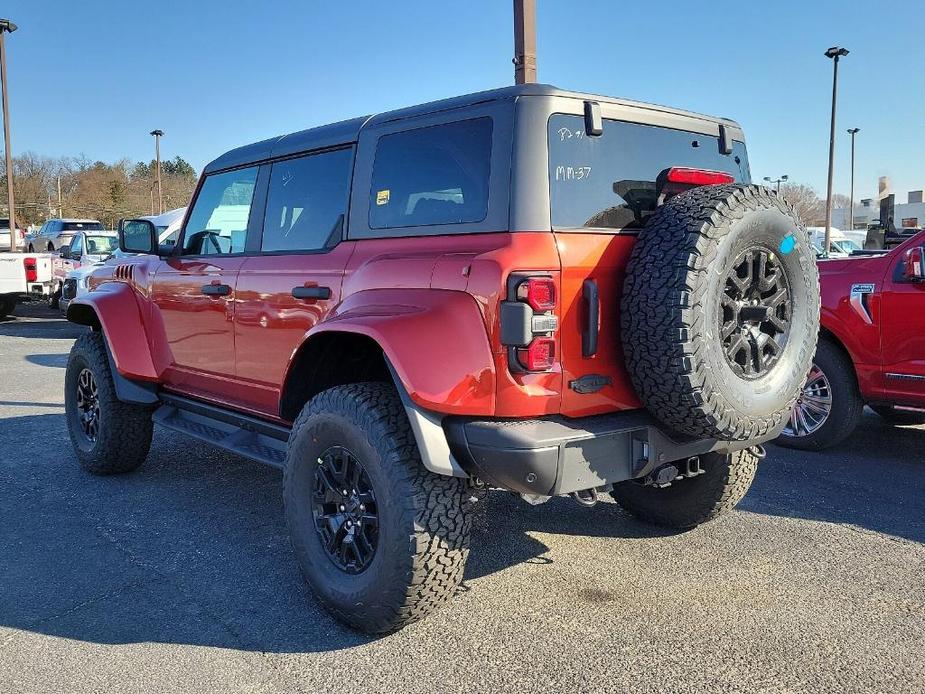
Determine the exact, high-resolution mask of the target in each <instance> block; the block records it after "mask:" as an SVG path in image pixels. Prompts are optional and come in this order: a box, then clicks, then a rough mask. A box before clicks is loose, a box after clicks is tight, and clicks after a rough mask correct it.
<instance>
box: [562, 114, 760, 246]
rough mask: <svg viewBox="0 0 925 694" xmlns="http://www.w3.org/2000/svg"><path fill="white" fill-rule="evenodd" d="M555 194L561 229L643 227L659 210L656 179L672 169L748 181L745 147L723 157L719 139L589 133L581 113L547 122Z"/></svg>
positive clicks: (619, 125) (640, 131)
mask: <svg viewBox="0 0 925 694" xmlns="http://www.w3.org/2000/svg"><path fill="white" fill-rule="evenodd" d="M548 137H549V189H550V190H549V193H550V205H551V210H550V211H551V214H552V225H553V228H555V229H580V228H593V229H612V230H614V231H621V230H624V229H625V230H633V229H640V228H642V226H643V225H644V224H645V222H646V220H647V219H648V218H649V216H650V215H651V214H652V213H653V212H654V211H655V208H656V207H657V201H658V191H657V190H656V179H657V178H658V175H659V174H660V173H661V172H662V171H664V170H666V169H669V168H671V167H673V166H684V167H691V168H696V169H709V170H711V171H724V172H726V173H729V174H732V176H734V177H735V180H736V181H741V182H745V183H748V182H750V181H751V175H750V173H749V170H748V158H747V156H746V153H745V145H744V144H743V143H741V142H734V143H733V151H732V154H722V153H721V152H720V148H719V138H718V137H713V136H710V135H702V134H700V133H692V132H687V131H684V130H672V129H671V128H660V127H657V126H652V125H640V124H638V123H627V122H623V121H615V120H606V119H605V120H604V133H603V134H602V135H600V136H597V137H588V136H587V135H586V134H585V121H584V118H583V117H581V116H569V115H562V114H557V115H553V116H552V117H550V119H549V132H548Z"/></svg>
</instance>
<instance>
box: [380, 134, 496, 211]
mask: <svg viewBox="0 0 925 694" xmlns="http://www.w3.org/2000/svg"><path fill="white" fill-rule="evenodd" d="M491 129H492V121H491V118H488V117H483V118H473V119H470V120H463V121H457V122H455V123H445V124H441V125H434V126H430V127H425V128H418V129H415V130H408V131H405V132H399V133H393V134H391V135H384V136H383V137H381V138H380V139H379V143H378V145H377V148H376V156H375V160H374V163H373V174H372V186H371V190H370V199H369V226H370V228H372V229H392V228H399V227H415V226H431V225H437V224H465V223H471V222H480V221H482V220H483V219H485V217H486V215H487V214H488V185H489V177H490V173H491Z"/></svg>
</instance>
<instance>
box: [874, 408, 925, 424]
mask: <svg viewBox="0 0 925 694" xmlns="http://www.w3.org/2000/svg"><path fill="white" fill-rule="evenodd" d="M870 409H872V410H873V411H874V412H876V413H877V414H878V415H880V416H881V417H882V418H883V419H885V420H886V421H887V422H889V423H890V424H898V425H900V426H902V425H906V426H912V425H916V424H925V412H912V411H910V410H897V409H896V408H895V407H892V406H890V405H871V406H870Z"/></svg>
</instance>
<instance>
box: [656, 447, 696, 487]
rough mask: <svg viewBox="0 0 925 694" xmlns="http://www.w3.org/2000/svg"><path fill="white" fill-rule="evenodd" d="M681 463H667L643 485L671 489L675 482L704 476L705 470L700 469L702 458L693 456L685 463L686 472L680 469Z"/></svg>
mask: <svg viewBox="0 0 925 694" xmlns="http://www.w3.org/2000/svg"><path fill="white" fill-rule="evenodd" d="M679 462H680V461H675V462H674V463H667V464H666V465H662V466H661V467H660V468H658V469H656V470H655V471H653V472H652V474H651V475H649V476H648V477H646V478H645V480H643V484H645V485H646V486H649V487H657V488H659V489H661V488H663V487H670V486H671V483H672V482H674V481H675V480H680V479H684V478H685V477H688V478H690V477H696V476H697V475H702V474H703V473H704V470H703V468H702V467H700V456H698V455H692V456H691V457H690V458H688V459H687V461H686V462H685V463H684V471H683V472H682V471H681V470H679V469H678V466H677V463H679Z"/></svg>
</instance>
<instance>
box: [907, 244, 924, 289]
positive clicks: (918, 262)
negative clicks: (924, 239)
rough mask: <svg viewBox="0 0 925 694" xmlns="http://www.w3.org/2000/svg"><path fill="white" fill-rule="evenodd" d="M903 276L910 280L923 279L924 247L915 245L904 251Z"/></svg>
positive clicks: (919, 280) (920, 280)
mask: <svg viewBox="0 0 925 694" xmlns="http://www.w3.org/2000/svg"><path fill="white" fill-rule="evenodd" d="M903 276H904V277H905V278H906V279H907V280H911V281H912V282H922V281H925V247H922V246H916V247H915V248H910V249H909V250H908V251H906V259H905V267H904V268H903Z"/></svg>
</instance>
